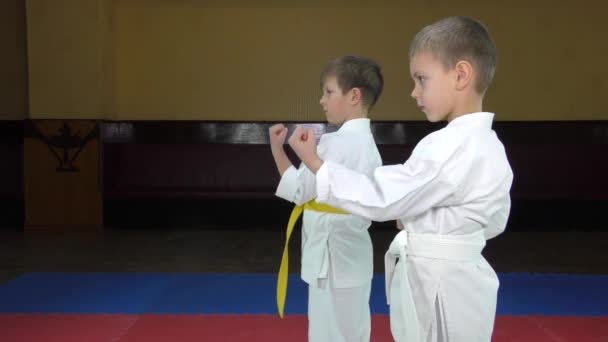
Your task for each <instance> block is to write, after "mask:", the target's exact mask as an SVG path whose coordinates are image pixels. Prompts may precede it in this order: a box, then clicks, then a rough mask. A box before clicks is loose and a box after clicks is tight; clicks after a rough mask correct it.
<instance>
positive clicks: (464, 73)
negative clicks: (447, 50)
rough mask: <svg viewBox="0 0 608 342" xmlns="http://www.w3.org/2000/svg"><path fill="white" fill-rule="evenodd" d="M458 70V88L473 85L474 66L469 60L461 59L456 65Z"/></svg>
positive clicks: (455, 68)
mask: <svg viewBox="0 0 608 342" xmlns="http://www.w3.org/2000/svg"><path fill="white" fill-rule="evenodd" d="M454 70H455V71H456V89H457V90H463V89H465V88H467V87H468V86H471V85H473V66H472V65H471V63H469V62H467V61H459V62H458V63H456V66H455V67H454Z"/></svg>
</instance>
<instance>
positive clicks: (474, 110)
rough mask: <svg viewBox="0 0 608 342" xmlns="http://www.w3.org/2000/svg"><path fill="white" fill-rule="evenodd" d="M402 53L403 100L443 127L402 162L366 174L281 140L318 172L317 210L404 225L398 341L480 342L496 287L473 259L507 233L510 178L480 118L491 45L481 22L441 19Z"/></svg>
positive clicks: (396, 305) (485, 117) (307, 138)
mask: <svg viewBox="0 0 608 342" xmlns="http://www.w3.org/2000/svg"><path fill="white" fill-rule="evenodd" d="M409 55H410V73H411V76H412V78H413V80H414V90H413V92H412V94H411V96H412V97H413V98H414V99H415V100H416V102H417V104H418V106H419V107H420V109H421V110H422V111H423V112H424V114H425V115H426V117H427V119H428V120H429V121H432V122H436V121H440V120H447V121H448V125H447V126H446V127H445V128H443V129H441V130H438V131H436V132H433V133H431V134H429V135H428V136H426V137H425V138H424V139H422V140H421V141H420V142H419V143H418V145H417V146H416V147H415V149H414V151H413V152H412V155H411V156H410V158H409V159H408V160H407V161H406V162H405V163H404V164H403V165H393V166H384V167H380V168H378V169H376V170H375V172H374V175H373V176H371V177H369V176H367V175H364V174H361V173H358V172H356V171H354V170H352V169H349V168H348V167H344V166H341V165H339V164H337V163H334V162H332V161H331V160H324V159H323V158H322V157H320V156H317V155H316V153H315V149H314V144H315V139H314V132H312V131H310V130H307V129H305V128H300V127H299V128H298V129H296V131H295V132H294V134H293V135H292V137H291V138H290V140H289V143H290V145H291V146H292V148H293V149H294V150H295V151H296V153H297V154H298V156H299V157H300V159H301V160H302V161H303V162H304V163H305V164H306V166H308V168H309V169H310V170H311V171H312V172H315V173H316V175H317V201H318V202H320V203H327V204H329V205H331V206H334V207H337V208H340V209H343V210H345V211H348V212H350V213H353V214H356V215H361V216H364V217H368V218H370V219H372V220H377V221H385V220H394V219H396V220H398V221H399V225H400V226H401V227H403V230H402V231H401V232H400V233H399V234H397V236H396V237H395V239H394V240H393V242H392V244H391V246H390V248H389V251H388V252H387V254H386V258H385V261H386V281H387V283H386V285H387V288H386V292H387V299H388V301H389V304H390V316H391V317H390V321H391V332H392V334H393V337H394V338H395V340H396V341H399V342H425V341H449V342H477V341H480V342H481V341H483V342H488V341H490V339H491V336H492V330H493V325H494V318H495V314H496V300H497V290H498V278H497V276H496V273H495V272H494V270H493V269H492V267H491V266H490V265H489V264H488V263H487V262H486V260H485V259H484V258H483V256H482V255H481V250H482V249H483V247H484V246H485V241H486V239H490V238H493V237H495V236H496V235H498V234H500V233H501V232H502V231H503V230H504V229H505V226H506V222H507V218H508V215H509V210H510V206H511V205H510V203H511V202H510V196H509V191H510V188H511V183H512V180H513V173H512V171H511V168H510V166H509V162H508V160H507V156H506V154H505V150H504V147H503V145H502V143H501V142H500V141H499V139H498V137H497V136H496V134H495V132H494V131H493V130H492V128H491V126H492V120H493V118H494V115H493V114H492V113H487V112H482V102H483V97H484V94H485V92H486V90H487V88H488V86H489V85H490V82H491V80H492V78H493V75H494V71H495V65H496V48H495V45H494V42H493V41H492V39H491V37H490V35H489V33H488V32H487V30H486V29H485V28H484V27H483V25H481V24H480V23H478V22H477V21H475V20H472V19H470V18H464V17H450V18H446V19H443V20H440V21H438V22H436V23H434V24H432V25H429V26H427V27H425V28H423V29H422V30H421V31H420V32H419V33H418V34H417V35H416V36H415V38H414V39H413V41H412V43H411V46H410V53H409ZM319 157H320V158H319ZM396 261H397V262H396ZM395 262H396V264H395Z"/></svg>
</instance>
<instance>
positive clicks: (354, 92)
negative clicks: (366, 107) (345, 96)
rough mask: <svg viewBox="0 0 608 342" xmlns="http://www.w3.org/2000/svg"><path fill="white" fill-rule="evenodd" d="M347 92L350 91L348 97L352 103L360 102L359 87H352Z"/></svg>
mask: <svg viewBox="0 0 608 342" xmlns="http://www.w3.org/2000/svg"><path fill="white" fill-rule="evenodd" d="M349 93H350V96H349V99H350V102H351V103H352V104H357V103H359V102H361V95H362V94H361V89H359V88H353V89H351V90H350V91H349Z"/></svg>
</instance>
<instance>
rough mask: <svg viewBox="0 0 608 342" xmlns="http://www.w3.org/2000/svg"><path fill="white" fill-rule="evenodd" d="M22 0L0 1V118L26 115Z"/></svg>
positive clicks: (25, 66) (15, 117) (25, 65)
mask: <svg viewBox="0 0 608 342" xmlns="http://www.w3.org/2000/svg"><path fill="white" fill-rule="evenodd" d="M25 29H26V25H25V0H3V1H0V44H1V45H0V120H7V119H8V120H18V119H23V118H25V117H26V116H27V102H28V100H27V52H26V43H25Z"/></svg>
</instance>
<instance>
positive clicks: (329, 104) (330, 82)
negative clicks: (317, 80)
mask: <svg viewBox="0 0 608 342" xmlns="http://www.w3.org/2000/svg"><path fill="white" fill-rule="evenodd" d="M322 91H323V95H322V96H321V100H319V103H320V104H321V107H322V108H323V111H324V112H325V116H326V118H327V122H329V123H330V124H334V125H341V124H342V123H344V121H345V120H346V117H347V114H348V106H349V103H348V99H347V95H346V94H343V93H342V89H340V87H339V86H338V81H337V80H336V77H335V76H329V77H327V78H326V79H325V80H324V81H323V89H322Z"/></svg>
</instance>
